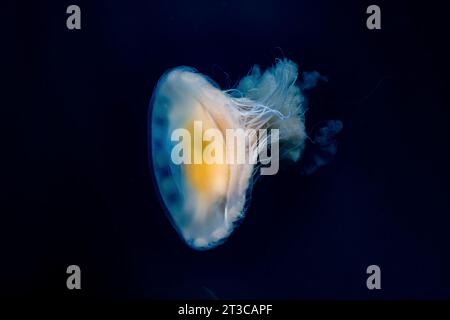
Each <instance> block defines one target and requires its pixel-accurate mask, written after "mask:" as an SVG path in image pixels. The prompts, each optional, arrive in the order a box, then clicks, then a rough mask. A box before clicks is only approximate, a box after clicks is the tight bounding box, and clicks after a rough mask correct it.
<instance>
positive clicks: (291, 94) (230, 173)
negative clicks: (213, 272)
mask: <svg viewBox="0 0 450 320" xmlns="http://www.w3.org/2000/svg"><path fill="white" fill-rule="evenodd" d="M297 76H298V70H297V65H296V64H295V63H294V62H292V61H290V60H279V61H277V63H276V64H275V65H274V66H273V67H271V68H269V69H267V70H266V71H265V72H263V73H261V71H260V69H259V67H258V66H255V67H254V68H253V69H252V70H251V72H250V73H249V74H248V75H247V76H245V77H244V78H243V79H241V81H240V82H239V84H238V86H237V87H236V88H235V89H231V90H221V89H220V88H219V87H218V86H217V85H216V84H215V83H213V82H212V81H211V80H210V79H209V78H207V77H206V76H204V75H202V74H200V73H198V72H197V71H196V70H194V69H192V68H188V67H178V68H174V69H172V70H169V71H168V72H166V73H165V74H164V75H163V76H162V77H161V78H160V79H159V81H158V83H157V85H156V87H155V89H154V92H153V96H152V99H151V103H150V112H149V133H150V139H149V143H150V144H151V145H150V149H151V157H150V158H151V165H152V167H153V173H154V178H155V179H154V180H155V183H156V187H157V189H158V192H159V195H160V199H161V202H162V204H163V206H164V207H165V209H166V212H167V215H168V217H169V219H170V221H171V222H172V225H173V226H174V228H175V229H176V230H177V231H178V233H179V234H180V236H181V237H182V239H184V241H185V242H186V243H187V244H188V245H189V246H190V247H192V248H194V249H198V250H202V249H209V248H213V247H215V246H217V245H219V244H220V243H222V242H223V241H224V240H225V239H226V238H227V237H228V236H229V235H230V234H231V232H232V231H233V229H234V227H235V226H236V224H237V222H238V221H239V220H240V219H242V218H243V216H244V214H245V210H246V209H247V205H248V199H249V195H250V193H251V189H252V186H253V181H254V180H253V178H254V177H255V176H256V175H258V174H259V170H258V169H260V168H261V166H262V165H261V163H257V162H256V161H255V159H257V158H258V159H261V162H262V158H264V157H261V156H262V154H263V153H264V152H262V151H267V150H266V149H267V148H270V149H271V151H272V152H271V158H274V152H273V151H274V150H277V151H278V148H279V150H280V153H279V156H280V157H281V158H288V159H291V160H293V161H297V160H299V158H300V156H301V153H302V150H303V146H304V142H305V139H306V133H305V125H304V111H305V106H304V104H305V100H304V96H303V94H302V91H301V89H300V87H299V86H297V85H296V80H297ZM198 123H201V126H200V128H199V126H198V125H197V124H198ZM208 130H209V131H211V130H213V131H214V132H215V140H220V141H225V142H226V143H224V144H221V143H219V144H218V146H217V145H216V149H215V151H214V152H213V153H216V154H217V153H222V154H224V159H227V160H229V159H230V154H232V155H234V154H235V153H236V148H237V144H233V143H231V144H229V143H228V139H226V138H227V137H228V135H227V133H228V132H229V131H230V130H235V131H239V130H245V131H246V132H258V131H262V130H276V132H277V135H275V134H270V132H269V134H268V135H267V136H265V137H264V138H263V139H259V140H258V139H257V138H258V137H260V136H257V137H256V138H255V136H246V139H245V140H244V142H243V146H244V149H245V151H246V154H247V158H246V159H247V161H245V162H244V163H242V162H238V161H225V162H220V161H219V162H213V163H211V162H206V161H202V160H203V152H204V151H205V149H207V148H208V147H210V145H211V144H212V143H213V141H214V139H212V137H209V139H208V137H206V139H205V136H206V133H207V132H208ZM196 135H197V136H198V135H200V136H201V137H202V139H201V140H198V137H196ZM273 136H277V139H276V141H273V140H271V139H270V138H272V137H273ZM219 138H220V139H219ZM193 140H194V141H193ZM216 142H217V141H216ZM186 145H187V146H188V147H184V148H183V147H182V146H186ZM275 146H276V148H275ZM219 151H220V152H219ZM277 156H278V154H277ZM174 157H175V158H176V157H179V158H180V159H181V160H185V161H176V160H174ZM268 158H269V157H267V156H266V158H265V160H267V159H268ZM272 160H273V159H272ZM266 163H267V162H266ZM261 169H262V168H261Z"/></svg>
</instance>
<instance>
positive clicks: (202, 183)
mask: <svg viewBox="0 0 450 320" xmlns="http://www.w3.org/2000/svg"><path fill="white" fill-rule="evenodd" d="M199 121H200V122H201V132H198V128H197V129H195V125H194V124H195V122H197V124H198V122H199ZM209 128H217V129H218V127H217V125H216V123H215V121H214V120H213V119H212V118H211V117H210V115H209V114H208V113H207V112H206V111H204V110H201V109H200V110H197V112H196V116H195V120H191V121H189V122H188V123H187V124H186V129H187V130H188V131H189V133H190V135H191V137H193V139H191V157H192V159H194V157H195V155H196V154H197V156H201V157H202V158H201V159H202V161H201V163H195V162H194V161H192V162H191V164H185V173H186V178H187V180H188V182H189V183H190V185H191V186H192V187H193V188H195V189H196V190H197V192H199V193H200V195H201V196H202V198H203V199H205V200H206V199H210V200H214V199H215V198H217V197H221V196H225V195H226V192H227V186H228V177H229V167H228V165H227V164H226V161H223V162H221V163H212V164H210V163H205V161H204V159H203V152H204V150H205V148H206V147H207V146H208V145H209V144H210V143H212V141H204V139H203V133H204V131H205V130H207V129H209ZM199 133H200V134H201V142H200V143H194V139H199V137H198V135H199ZM198 141H199V140H198ZM222 148H223V155H224V159H225V158H226V154H225V152H226V148H225V145H224V144H223V145H222Z"/></svg>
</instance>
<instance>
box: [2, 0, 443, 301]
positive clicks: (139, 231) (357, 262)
mask: <svg viewBox="0 0 450 320" xmlns="http://www.w3.org/2000/svg"><path fill="white" fill-rule="evenodd" d="M73 3H76V4H78V5H80V7H81V11H82V29H81V30H80V31H69V30H67V29H66V18H67V15H66V13H65V11H66V8H67V6H68V5H70V4H73ZM375 3H377V4H378V5H380V7H381V10H382V30H378V31H370V30H368V29H367V28H366V27H365V23H366V18H367V14H366V13H365V11H366V8H367V6H368V5H370V4H372V1H349V0H347V1H331V0H329V1H325V0H314V1H291V2H287V1H268V0H253V1H244V0H242V1H132V2H131V1H130V2H128V1H70V2H69V1H54V2H49V1H47V2H44V1H42V2H41V1H39V2H37V1H35V2H33V3H32V4H30V3H25V2H22V1H17V2H14V3H13V2H11V3H7V6H6V7H7V8H6V10H5V13H6V14H7V17H5V19H2V30H3V31H6V32H5V37H4V38H3V41H4V43H5V44H7V45H6V46H5V48H2V51H4V53H6V58H5V62H6V64H7V65H8V66H7V71H10V72H11V74H10V76H9V80H8V85H7V86H6V87H4V89H6V90H5V91H6V92H5V96H4V99H3V101H4V103H2V109H3V110H2V113H3V112H4V114H5V117H4V119H5V120H6V121H5V124H4V127H5V128H6V134H5V135H4V138H6V143H5V149H4V150H6V152H5V154H4V158H5V159H6V165H5V166H4V169H5V170H4V171H5V172H4V174H3V177H4V178H2V180H3V181H4V182H5V184H6V192H4V193H3V196H2V197H5V199H6V200H5V201H2V203H3V204H2V206H4V209H2V213H1V217H2V222H1V226H2V227H4V229H5V230H4V231H2V233H1V237H2V238H3V239H0V240H1V246H2V249H1V257H2V258H1V266H0V268H1V275H0V279H1V285H0V293H1V294H2V295H5V296H32V295H33V296H39V297H61V296H72V295H76V296H79V297H87V298H91V297H117V298H123V297H131V298H181V299H185V298H213V297H214V296H217V297H218V298H236V299H240V298H332V299H335V298H337V299H359V298H363V299H372V298H383V299H391V298H450V275H449V270H450V250H449V243H450V242H449V240H450V235H449V227H450V210H449V209H450V208H449V136H450V135H449V102H450V99H449V89H450V88H449V80H448V74H449V62H448V58H449V50H448V47H447V45H446V43H448V26H447V25H446V20H448V19H447V12H448V11H446V10H445V9H446V8H444V7H443V6H442V5H437V4H435V3H433V2H430V1H426V2H423V1H422V2H419V1H417V2H413V1H389V2H384V1H383V2H381V1H376V2H375ZM283 56H285V57H288V58H290V59H292V60H294V61H296V62H297V63H298V64H299V66H300V68H301V70H306V71H312V70H317V71H319V72H320V73H321V74H323V75H326V76H327V77H328V79H329V81H328V83H321V84H320V85H319V86H318V87H317V88H315V89H314V90H312V91H311V92H310V93H309V98H310V110H309V111H308V113H307V114H306V121H307V129H308V132H311V130H312V128H313V126H314V125H316V124H317V123H319V122H320V121H321V120H326V119H340V120H342V121H343V123H344V130H343V132H342V134H341V135H340V137H339V149H338V152H337V154H336V157H335V159H334V161H333V162H332V163H331V164H330V165H329V166H327V167H325V168H323V169H321V170H320V171H319V172H317V173H316V174H314V175H312V176H309V177H303V176H301V175H299V174H297V173H296V170H295V169H294V168H286V167H283V168H282V170H281V172H280V173H279V174H278V175H276V176H273V177H265V178H264V179H261V181H259V182H258V184H256V185H255V188H254V192H253V201H252V205H251V207H250V209H249V211H248V214H247V217H246V218H245V220H244V222H243V224H242V225H241V226H240V227H239V228H238V229H237V230H236V231H235V232H234V233H233V235H232V236H231V237H230V238H229V240H228V241H227V242H225V244H224V245H222V246H220V247H218V248H216V249H214V250H211V251H207V252H196V251H193V250H191V249H189V248H188V247H187V246H185V244H184V243H183V242H182V241H181V240H180V239H179V238H178V236H177V234H176V232H175V230H173V228H172V226H171V225H170V223H169V220H168V219H167V218H166V216H165V215H164V213H163V210H162V208H161V206H160V204H159V202H158V200H157V197H156V193H155V189H154V187H153V184H152V180H151V175H150V170H149V167H148V156H147V143H148V141H147V129H148V128H147V111H148V103H149V100H150V97H151V94H152V89H153V86H154V85H155V84H156V82H157V80H158V78H159V76H160V75H161V74H162V73H163V72H164V71H165V70H167V69H168V68H172V67H175V66H179V65H188V66H193V67H195V68H197V69H198V70H199V71H200V72H202V73H205V74H207V75H209V76H210V77H211V78H213V79H214V80H216V81H217V82H218V83H219V84H220V85H221V86H223V87H226V88H228V87H230V86H232V85H234V84H235V82H236V81H237V80H238V79H239V78H240V77H242V76H243V75H245V74H246V73H247V72H248V70H249V69H250V67H251V66H252V65H253V64H254V63H258V64H261V65H262V66H264V67H266V66H269V65H271V64H273V62H274V59H275V58H279V57H283ZM70 264H77V265H79V266H80V267H81V270H82V290H81V291H80V292H73V291H68V290H67V289H66V287H65V281H66V276H67V275H66V274H65V270H66V267H67V266H68V265H70ZM370 264H377V265H379V266H380V267H381V270H382V290H380V291H369V290H367V288H366V284H365V282H366V277H367V275H366V273H365V271H366V267H367V266H368V265H370Z"/></svg>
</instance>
